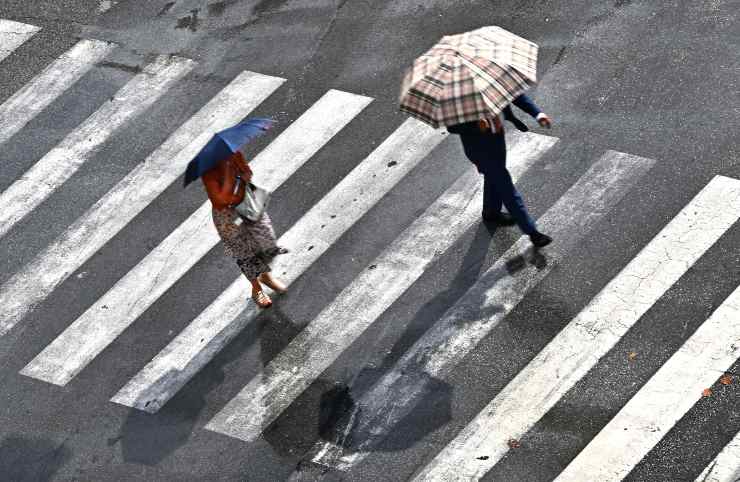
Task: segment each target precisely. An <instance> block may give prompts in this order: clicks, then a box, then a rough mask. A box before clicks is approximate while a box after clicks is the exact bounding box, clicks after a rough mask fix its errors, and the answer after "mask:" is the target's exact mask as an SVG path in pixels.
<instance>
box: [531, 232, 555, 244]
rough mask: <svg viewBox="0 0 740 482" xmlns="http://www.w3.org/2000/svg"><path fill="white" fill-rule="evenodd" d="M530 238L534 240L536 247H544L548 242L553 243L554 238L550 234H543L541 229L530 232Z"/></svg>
mask: <svg viewBox="0 0 740 482" xmlns="http://www.w3.org/2000/svg"><path fill="white" fill-rule="evenodd" d="M529 240H530V241H532V244H534V246H535V247H536V248H544V247H545V246H547V245H548V244H550V243H552V238H551V237H550V236H548V235H546V234H542V233H541V232H539V231H535V232H534V233H532V234H530V235H529Z"/></svg>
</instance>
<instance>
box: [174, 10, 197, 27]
mask: <svg viewBox="0 0 740 482" xmlns="http://www.w3.org/2000/svg"><path fill="white" fill-rule="evenodd" d="M198 12H200V9H199V8H194V9H193V10H191V11H190V15H188V16H187V17H182V18H180V19H178V20H177V25H176V26H175V28H186V29H188V30H190V31H191V32H195V31H196V30H198V23H199V20H198Z"/></svg>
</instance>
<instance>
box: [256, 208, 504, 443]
mask: <svg viewBox="0 0 740 482" xmlns="http://www.w3.org/2000/svg"><path fill="white" fill-rule="evenodd" d="M496 231H497V228H495V227H494V226H491V225H488V224H486V223H481V224H480V225H479V226H478V229H477V231H476V233H475V235H474V237H473V240H472V242H471V243H470V245H469V246H468V249H467V251H466V252H465V255H464V257H463V260H462V262H461V267H460V269H459V270H458V272H457V273H456V274H455V276H454V278H453V280H452V282H451V283H450V285H449V288H447V289H445V290H443V291H441V292H439V293H437V294H436V295H435V296H434V297H433V298H432V299H430V300H429V301H428V302H426V303H425V304H424V305H423V306H422V307H421V308H420V309H419V310H418V311H417V312H416V314H415V315H414V317H413V318H412V319H411V320H410V321H409V323H408V324H407V326H406V329H405V331H404V332H403V334H402V335H401V336H400V338H399V339H398V341H397V342H396V343H395V344H394V345H393V347H392V348H391V350H390V351H389V352H388V355H387V356H386V357H385V358H384V359H383V363H382V364H381V365H380V366H378V367H365V368H363V369H362V370H361V371H360V372H359V373H358V374H357V375H356V376H355V377H354V379H353V380H352V381H351V382H350V383H349V385H348V384H346V383H342V382H337V381H335V380H329V379H326V378H323V377H322V378H319V379H317V380H316V381H315V382H314V383H312V384H311V386H310V387H309V388H308V389H307V390H306V391H305V392H304V393H303V394H302V395H301V396H300V397H299V398H298V399H297V400H296V401H295V402H294V403H292V404H291V406H290V409H288V410H285V411H284V412H283V413H282V414H281V415H280V416H279V417H278V418H277V419H276V420H275V422H273V424H271V425H270V427H268V428H267V429H266V430H265V433H264V436H265V438H266V439H267V440H268V441H269V442H270V443H271V445H272V446H273V448H275V449H276V450H278V451H279V452H280V453H284V454H285V455H289V454H290V455H295V453H296V452H300V451H304V452H305V451H306V450H310V448H311V447H312V446H313V444H314V443H315V442H316V441H317V440H324V441H328V442H332V443H340V444H346V445H348V446H353V445H356V444H357V443H358V442H361V440H358V437H359V439H362V438H363V437H362V435H361V434H356V435H357V436H356V437H353V436H352V433H351V432H352V427H349V425H353V426H354V425H356V423H357V420H358V417H361V413H360V412H361V407H360V408H359V409H358V407H357V403H358V400H360V399H361V398H362V396H363V395H364V394H365V393H366V392H367V391H368V390H370V389H371V388H372V386H373V385H374V383H375V382H377V381H378V380H379V379H380V378H381V377H382V376H383V375H384V374H385V373H386V372H387V371H388V370H390V369H392V368H393V366H394V365H395V363H396V362H397V361H398V359H399V358H400V357H401V356H402V355H403V354H404V353H405V352H406V351H407V350H408V349H409V348H410V347H411V346H412V345H413V344H414V343H415V342H416V341H417V340H418V339H419V338H421V337H422V336H423V335H424V334H425V333H426V331H427V330H428V329H429V328H430V327H431V326H433V325H434V323H435V322H436V321H437V320H438V319H439V316H440V314H441V313H444V312H445V311H446V310H447V309H449V308H450V307H451V306H453V305H454V304H455V303H456V302H457V301H458V300H459V299H460V298H461V297H462V296H464V295H465V293H466V292H467V291H468V289H469V288H470V287H471V286H473V284H475V282H476V281H477V280H478V277H479V274H480V270H481V268H482V267H483V265H484V263H485V260H486V258H487V256H488V255H489V250H490V244H491V239H492V238H493V235H494V234H495V232H496ZM267 347H269V348H270V352H269V353H267V352H266V353H265V355H267V357H268V358H269V359H271V357H272V353H274V350H275V348H276V347H275V345H274V343H269V344H268V346H267ZM267 347H266V348H267ZM359 363H361V364H364V363H363V362H362V361H360V362H359ZM428 383H429V386H428V387H426V390H425V391H426V392H427V393H429V394H430V395H431V396H428V397H424V399H423V400H422V401H421V403H420V404H419V405H418V406H417V407H416V409H415V410H414V411H413V412H412V413H411V414H410V415H409V416H408V417H406V419H404V420H403V422H402V423H401V424H400V425H399V427H397V431H398V432H403V433H404V436H403V441H400V442H399V441H390V440H389V441H388V442H387V443H384V444H383V445H382V446H381V447H377V448H379V449H381V450H387V451H397V450H402V449H404V448H408V447H409V446H411V445H413V444H414V443H415V442H416V441H417V440H419V439H421V438H423V437H424V436H426V435H427V434H428V433H429V432H431V431H434V430H436V429H437V428H438V427H439V426H441V425H444V424H445V423H447V422H448V421H449V420H450V419H451V408H450V400H451V395H452V387H451V386H450V385H449V384H447V383H446V382H444V381H442V380H438V379H430V380H428ZM358 410H359V412H358Z"/></svg>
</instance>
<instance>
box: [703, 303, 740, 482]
mask: <svg viewBox="0 0 740 482" xmlns="http://www.w3.org/2000/svg"><path fill="white" fill-rule="evenodd" d="M737 316H738V318H740V313H738V315H737ZM739 480H740V432H738V434H737V435H735V437H734V438H733V439H732V440H730V442H729V443H728V444H727V445H726V446H725V448H724V449H722V451H721V452H720V453H719V454H718V455H717V457H715V459H714V460H712V462H710V464H709V465H707V468H706V469H704V471H703V472H702V473H701V475H700V476H699V477H697V478H696V481H695V482H738V481H739Z"/></svg>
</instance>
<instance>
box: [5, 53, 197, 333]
mask: <svg viewBox="0 0 740 482" xmlns="http://www.w3.org/2000/svg"><path fill="white" fill-rule="evenodd" d="M193 66H194V62H193V61H191V60H187V59H182V58H178V57H170V56H161V57H159V58H158V59H157V60H155V61H154V62H152V63H151V64H149V65H147V66H146V67H145V68H144V71H143V72H141V73H140V74H138V75H136V77H134V78H133V79H132V80H130V81H129V82H128V83H127V84H126V85H125V86H124V87H123V88H122V89H121V90H120V91H118V92H117V93H116V95H115V97H113V98H112V99H111V100H110V101H107V102H106V103H105V104H104V105H103V106H102V107H101V108H100V109H98V110H97V111H96V112H95V113H93V114H92V115H91V116H90V117H88V118H87V120H85V122H83V123H82V124H81V125H80V126H79V127H77V129H75V130H74V131H73V132H72V133H70V134H69V135H68V136H67V137H66V138H65V139H64V140H63V141H62V142H61V143H59V144H58V145H57V146H56V147H54V148H53V149H52V150H51V151H49V152H48V153H47V154H46V155H45V156H44V157H43V158H41V159H40V160H39V161H38V162H37V163H36V164H35V165H34V166H33V167H31V169H29V170H28V171H26V173H25V174H23V176H22V177H21V178H20V179H18V180H17V181H15V182H14V183H13V184H12V185H11V186H10V187H9V188H8V189H6V190H5V192H3V193H2V194H0V206H3V209H2V210H0V237H2V236H4V235H5V234H6V233H7V232H8V231H9V230H10V229H11V228H12V227H13V226H14V225H15V224H16V223H17V222H18V221H20V220H21V219H23V218H24V217H25V216H26V215H28V214H29V213H30V212H31V211H33V210H34V209H35V208H36V207H37V206H38V205H39V204H41V203H42V202H43V201H44V200H45V199H46V198H47V197H49V195H51V193H52V192H54V190H56V189H57V188H58V187H59V186H61V185H62V184H64V183H65V182H66V181H67V180H68V179H69V178H70V177H72V175H73V174H74V173H75V172H76V171H77V169H79V168H80V166H82V164H83V163H85V161H87V160H88V159H89V158H90V157H91V156H92V155H93V153H94V152H95V151H96V150H97V149H98V148H99V147H100V146H101V145H102V144H103V143H104V142H105V141H106V140H107V139H108V138H109V137H110V136H111V135H112V134H113V133H114V132H115V131H116V129H118V128H119V127H121V126H123V125H124V124H125V123H126V122H128V121H130V120H132V119H133V118H135V117H136V116H138V115H139V114H141V113H143V112H144V111H145V110H146V109H147V108H149V106H151V105H152V104H154V102H156V101H157V100H158V99H159V98H160V97H161V96H162V95H163V94H164V93H165V92H166V91H167V90H168V89H169V87H170V86H171V85H172V84H174V83H175V82H176V81H177V80H178V79H180V78H181V77H182V76H184V75H185V74H187V73H188V72H189V71H190V70H191V69H192V68H193ZM0 323H2V325H0V336H2V335H3V334H4V333H5V332H7V330H8V329H9V328H10V327H12V325H13V324H14V323H13V321H12V320H2V321H1V322H0Z"/></svg>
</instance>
